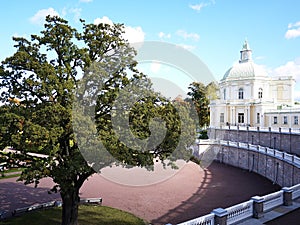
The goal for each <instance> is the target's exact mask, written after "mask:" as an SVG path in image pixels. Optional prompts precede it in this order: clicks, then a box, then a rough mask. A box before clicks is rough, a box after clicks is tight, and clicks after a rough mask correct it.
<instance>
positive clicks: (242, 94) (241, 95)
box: [239, 88, 244, 99]
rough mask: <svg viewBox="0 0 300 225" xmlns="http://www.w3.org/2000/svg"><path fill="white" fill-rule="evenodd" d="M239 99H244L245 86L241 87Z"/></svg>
mask: <svg viewBox="0 0 300 225" xmlns="http://www.w3.org/2000/svg"><path fill="white" fill-rule="evenodd" d="M239 99H244V89H243V88H240V89H239Z"/></svg>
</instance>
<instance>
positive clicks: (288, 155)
mask: <svg viewBox="0 0 300 225" xmlns="http://www.w3.org/2000/svg"><path fill="white" fill-rule="evenodd" d="M284 160H286V161H288V162H293V155H291V154H289V153H286V152H285V153H284Z"/></svg>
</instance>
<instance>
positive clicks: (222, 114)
mask: <svg viewBox="0 0 300 225" xmlns="http://www.w3.org/2000/svg"><path fill="white" fill-rule="evenodd" d="M220 123H224V113H221V114H220Z"/></svg>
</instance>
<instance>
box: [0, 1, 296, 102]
mask: <svg viewBox="0 0 300 225" xmlns="http://www.w3.org/2000/svg"><path fill="white" fill-rule="evenodd" d="M299 9H300V2H298V1H293V0H285V1H283V0H275V1H274V0H265V1H259V0H253V1H235V0H226V1H225V0H223V1H221V0H176V1H175V0H163V1H162V0H160V1H159V0H151V1H143V0H110V1H103V0H67V1H58V0H43V1H33V0H27V1H17V0H10V1H3V2H1V13H0V19H1V21H2V26H1V27H2V29H1V31H0V60H1V61H2V60H3V59H5V57H7V56H10V55H11V54H12V53H13V52H14V48H13V42H12V41H11V38H12V36H25V37H29V35H30V34H33V33H39V31H40V30H41V29H42V28H43V26H42V24H43V18H44V16H45V15H46V14H49V13H50V14H58V15H60V16H62V17H64V18H65V19H67V20H68V21H69V22H70V24H71V25H73V26H75V27H77V28H80V23H79V18H83V19H85V20H86V21H87V22H91V23H93V22H94V21H95V20H96V19H97V18H98V20H99V19H100V21H103V20H104V21H113V22H116V23H124V24H125V26H126V32H127V37H128V39H131V40H132V41H154V40H156V41H159V40H160V41H166V42H170V43H174V44H177V45H181V46H183V47H185V48H187V49H188V50H190V51H191V52H192V53H194V54H195V55H197V56H198V57H199V58H200V59H201V60H202V61H203V62H204V63H205V64H206V65H207V66H208V68H209V69H210V70H211V71H212V73H213V75H214V77H215V78H216V79H217V80H219V79H221V78H222V76H223V74H224V73H225V72H226V70H227V69H228V68H229V67H231V66H232V64H233V63H234V62H236V61H237V60H238V59H239V51H240V49H241V47H242V44H243V42H244V40H245V38H247V40H248V42H249V44H250V47H251V49H252V50H253V58H254V60H255V62H256V63H257V64H261V65H264V66H265V68H266V69H267V70H268V71H269V73H270V75H274V74H275V75H279V74H280V75H294V76H295V78H296V80H297V92H296V93H297V94H298V96H300V94H299V93H300V84H299V83H300V13H299Z"/></svg>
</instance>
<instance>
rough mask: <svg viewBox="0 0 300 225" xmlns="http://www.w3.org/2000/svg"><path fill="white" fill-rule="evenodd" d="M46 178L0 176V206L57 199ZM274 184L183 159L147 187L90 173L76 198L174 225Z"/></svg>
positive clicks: (274, 187) (267, 189) (223, 167)
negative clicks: (29, 180)
mask: <svg viewBox="0 0 300 225" xmlns="http://www.w3.org/2000/svg"><path fill="white" fill-rule="evenodd" d="M52 184H53V183H52V181H51V179H44V180H42V181H41V184H40V186H39V187H38V188H36V189H34V188H33V187H32V186H25V185H23V184H22V183H17V182H16V179H15V178H10V179H5V180H0V211H1V210H5V211H10V210H13V209H15V208H17V207H23V206H28V205H31V204H34V203H41V202H46V201H50V200H54V199H60V197H59V195H58V194H52V195H48V194H47V191H48V190H49V187H51V185H52ZM278 189H279V187H278V186H277V185H272V183H271V182H270V181H268V180H266V179H265V178H263V177H261V176H259V175H257V174H254V173H249V172H247V171H244V170H241V169H237V168H234V167H231V166H227V165H223V164H220V163H217V162H214V163H213V164H212V165H210V166H209V167H208V168H207V169H205V170H202V169H201V168H200V167H199V166H197V165H196V164H194V163H188V164H186V165H185V166H184V167H183V168H182V169H181V170H179V171H178V172H177V173H176V175H174V176H172V177H171V178H169V179H168V180H165V181H163V182H160V183H156V184H152V185H148V186H140V187H137V186H126V185H122V184H117V183H114V182H111V181H109V180H107V179H105V178H103V177H102V176H101V175H93V176H92V177H90V178H89V179H88V181H87V182H85V183H84V185H83V187H82V188H81V197H83V198H84V197H102V198H103V205H107V206H111V207H115V208H119V209H122V210H125V211H128V212H131V213H133V214H135V215H137V216H139V217H141V218H143V219H145V220H147V221H149V222H151V223H152V224H166V223H172V224H176V223H179V222H182V221H186V220H188V219H192V218H196V217H198V216H200V215H204V214H206V213H209V212H211V211H212V210H213V209H214V208H218V207H223V208H225V207H228V206H230V205H232V204H236V203H239V202H242V201H246V200H248V199H249V198H250V197H251V196H254V195H263V194H267V193H270V192H273V191H275V190H278Z"/></svg>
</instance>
